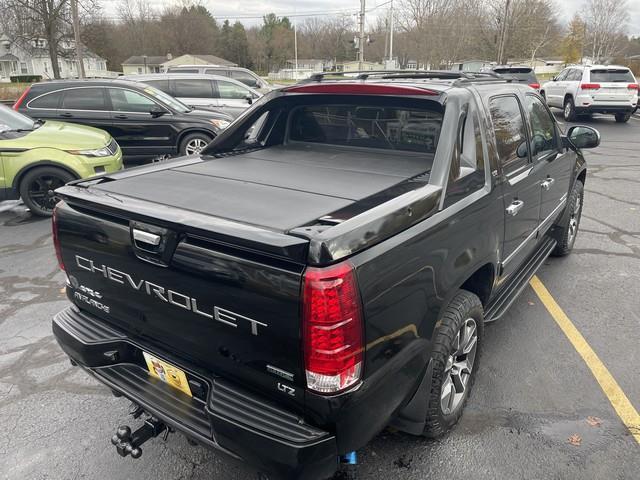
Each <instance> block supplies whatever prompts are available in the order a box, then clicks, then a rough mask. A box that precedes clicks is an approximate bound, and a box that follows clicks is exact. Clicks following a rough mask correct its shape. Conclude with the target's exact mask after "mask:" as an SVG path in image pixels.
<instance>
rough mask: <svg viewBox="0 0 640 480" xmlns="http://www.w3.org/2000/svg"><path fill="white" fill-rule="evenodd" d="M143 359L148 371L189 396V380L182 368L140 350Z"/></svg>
mask: <svg viewBox="0 0 640 480" xmlns="http://www.w3.org/2000/svg"><path fill="white" fill-rule="evenodd" d="M142 354H143V355H144V359H145V361H146V362H147V368H148V369H149V373H150V374H151V375H153V376H154V377H156V378H159V379H160V380H162V381H163V382H165V383H168V384H169V385H171V386H172V387H173V388H175V389H177V390H180V391H181V392H184V393H186V394H187V395H189V396H190V397H191V396H192V395H191V389H190V388H189V382H187V376H186V375H185V374H184V372H183V371H182V370H180V369H179V368H176V367H174V366H173V365H171V364H170V363H167V362H165V361H163V360H160V359H159V358H156V357H154V356H153V355H150V354H148V353H147V352H142Z"/></svg>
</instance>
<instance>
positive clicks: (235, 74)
mask: <svg viewBox="0 0 640 480" xmlns="http://www.w3.org/2000/svg"><path fill="white" fill-rule="evenodd" d="M231 78H233V79H235V80H238V81H239V82H242V83H244V84H245V85H247V86H249V87H255V86H256V85H257V84H258V82H257V81H256V79H255V77H254V76H253V75H251V74H250V73H248V72H244V71H242V70H231Z"/></svg>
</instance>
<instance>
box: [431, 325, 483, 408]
mask: <svg viewBox="0 0 640 480" xmlns="http://www.w3.org/2000/svg"><path fill="white" fill-rule="evenodd" d="M477 347H478V326H477V324H476V321H475V320H474V319H473V318H467V319H466V320H465V321H464V322H463V324H462V326H461V327H460V330H459V331H458V333H457V335H456V338H455V339H454V342H453V352H452V353H451V354H450V355H449V357H448V358H447V363H446V365H445V369H444V381H443V382H442V390H441V393H440V407H441V408H442V413H444V414H445V415H450V414H452V413H454V412H455V411H456V410H457V409H458V408H460V406H461V405H462V402H463V400H464V398H465V396H466V394H467V390H468V387H469V381H470V379H471V373H472V372H473V365H474V363H475V359H476V352H477Z"/></svg>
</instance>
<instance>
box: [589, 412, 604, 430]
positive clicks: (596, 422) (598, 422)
mask: <svg viewBox="0 0 640 480" xmlns="http://www.w3.org/2000/svg"><path fill="white" fill-rule="evenodd" d="M587 423H588V424H589V425H591V426H592V427H599V426H600V425H602V420H601V419H599V418H598V417H592V416H591V415H589V416H588V417H587Z"/></svg>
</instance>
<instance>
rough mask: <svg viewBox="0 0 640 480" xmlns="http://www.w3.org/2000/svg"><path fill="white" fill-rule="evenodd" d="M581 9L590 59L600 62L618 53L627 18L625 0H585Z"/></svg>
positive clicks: (627, 11)
mask: <svg viewBox="0 0 640 480" xmlns="http://www.w3.org/2000/svg"><path fill="white" fill-rule="evenodd" d="M583 10H584V12H585V14H584V20H585V23H586V33H587V42H588V44H589V45H590V47H591V58H592V60H593V61H594V62H601V61H603V60H605V59H607V58H609V57H613V56H614V55H616V54H618V53H619V52H618V45H619V43H620V39H621V37H623V36H624V34H625V31H626V27H627V22H628V20H629V8H628V5H627V0H587V1H586V4H585V6H584V8H583Z"/></svg>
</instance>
